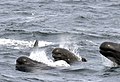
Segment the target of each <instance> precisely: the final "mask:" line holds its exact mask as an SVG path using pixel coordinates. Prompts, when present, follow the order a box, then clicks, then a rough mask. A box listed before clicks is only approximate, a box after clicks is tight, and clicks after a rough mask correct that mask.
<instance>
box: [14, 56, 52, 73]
mask: <svg viewBox="0 0 120 82" xmlns="http://www.w3.org/2000/svg"><path fill="white" fill-rule="evenodd" d="M51 68H52V67H49V66H47V65H45V64H43V63H40V62H37V61H34V60H32V59H30V58H28V57H25V56H22V57H19V58H18V59H17V60H16V70H19V71H23V72H32V71H34V69H44V70H46V69H51Z"/></svg>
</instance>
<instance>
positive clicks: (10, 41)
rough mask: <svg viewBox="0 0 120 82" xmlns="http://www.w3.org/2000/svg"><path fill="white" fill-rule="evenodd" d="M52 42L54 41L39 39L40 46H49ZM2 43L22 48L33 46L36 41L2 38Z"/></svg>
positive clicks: (0, 43)
mask: <svg viewBox="0 0 120 82" xmlns="http://www.w3.org/2000/svg"><path fill="white" fill-rule="evenodd" d="M50 44H52V42H46V41H39V44H38V46H39V47H43V46H47V45H50ZM0 45H4V46H12V47H14V48H15V49H22V48H28V47H33V45H34V41H25V40H13V39H4V38H0Z"/></svg>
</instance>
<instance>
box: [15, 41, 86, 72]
mask: <svg viewBox="0 0 120 82" xmlns="http://www.w3.org/2000/svg"><path fill="white" fill-rule="evenodd" d="M34 47H35V48H36V47H38V41H37V40H36V41H35V43H34ZM52 54H53V55H52V57H53V58H54V60H55V61H58V60H64V61H66V62H67V63H68V64H71V63H74V62H76V61H79V58H78V57H77V56H75V55H74V54H73V53H71V52H70V51H69V50H67V49H64V48H55V49H54V50H53V51H52ZM82 61H83V62H86V61H87V60H86V59H85V58H82ZM36 68H37V69H51V68H55V67H51V66H48V65H46V64H44V63H41V62H38V61H35V60H32V59H30V58H29V57H25V56H21V57H19V58H18V59H17V60H16V70H19V71H24V72H30V71H33V70H34V69H36Z"/></svg>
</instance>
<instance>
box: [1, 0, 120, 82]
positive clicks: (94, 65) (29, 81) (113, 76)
mask: <svg viewBox="0 0 120 82" xmlns="http://www.w3.org/2000/svg"><path fill="white" fill-rule="evenodd" d="M119 19H120V1H119V0H0V82H119V81H120V78H119V77H120V68H111V62H110V61H109V60H107V59H105V58H104V57H102V55H101V54H100V53H99V46H100V44H101V43H102V42H105V41H111V42H117V43H119V42H120V20H119ZM35 40H38V41H39V48H40V49H42V50H43V52H41V55H44V54H45V55H46V56H47V57H49V58H50V59H52V57H51V51H52V49H53V48H55V47H63V48H67V49H69V50H70V51H72V52H74V53H75V54H76V55H80V56H82V57H85V58H86V59H87V62H86V63H79V64H75V65H73V66H70V67H65V68H59V67H57V68H56V69H50V70H41V69H35V71H34V72H21V71H18V70H15V61H16V59H17V58H18V57H20V56H28V57H29V55H30V54H31V49H32V47H33V44H34V41H35ZM48 60H49V59H48ZM41 61H44V60H41Z"/></svg>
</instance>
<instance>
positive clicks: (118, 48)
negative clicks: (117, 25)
mask: <svg viewBox="0 0 120 82" xmlns="http://www.w3.org/2000/svg"><path fill="white" fill-rule="evenodd" d="M99 49H100V53H101V54H102V55H103V56H105V57H106V58H108V59H109V60H111V61H112V62H113V63H115V64H117V65H120V44H118V43H114V42H103V43H102V44H101V45H100V47H99Z"/></svg>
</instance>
